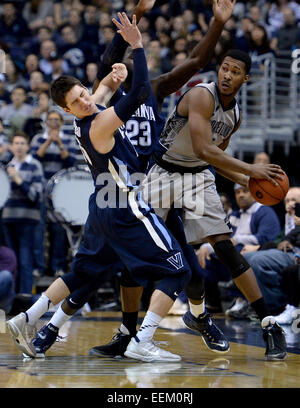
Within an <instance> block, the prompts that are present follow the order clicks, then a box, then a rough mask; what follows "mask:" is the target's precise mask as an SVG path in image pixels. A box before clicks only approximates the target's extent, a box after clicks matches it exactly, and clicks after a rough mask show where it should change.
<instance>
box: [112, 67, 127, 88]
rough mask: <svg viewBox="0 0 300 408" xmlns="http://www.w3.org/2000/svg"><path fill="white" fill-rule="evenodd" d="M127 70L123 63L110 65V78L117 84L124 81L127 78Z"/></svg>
mask: <svg viewBox="0 0 300 408" xmlns="http://www.w3.org/2000/svg"><path fill="white" fill-rule="evenodd" d="M127 75H128V71H127V68H126V65H124V64H120V63H117V64H114V65H113V66H112V80H113V81H114V82H115V83H116V84H117V83H121V82H124V81H125V80H126V78H127Z"/></svg>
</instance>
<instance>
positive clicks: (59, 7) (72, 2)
mask: <svg viewBox="0 0 300 408" xmlns="http://www.w3.org/2000/svg"><path fill="white" fill-rule="evenodd" d="M83 8H84V7H83V5H82V4H81V3H80V1H79V0H62V1H55V3H54V9H53V12H54V20H55V24H56V26H57V27H61V26H63V25H64V24H66V23H68V22H70V20H72V19H73V20H74V21H76V24H78V23H79V21H80V19H79V20H75V17H74V15H75V14H77V17H78V16H79V17H80V12H81V11H82V10H83ZM74 12H75V13H74ZM76 24H75V25H76Z"/></svg>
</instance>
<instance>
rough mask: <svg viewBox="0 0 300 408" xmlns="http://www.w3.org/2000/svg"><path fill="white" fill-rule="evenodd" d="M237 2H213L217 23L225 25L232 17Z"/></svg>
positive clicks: (233, 0)
mask: <svg viewBox="0 0 300 408" xmlns="http://www.w3.org/2000/svg"><path fill="white" fill-rule="evenodd" d="M235 3H236V0H213V12H214V17H215V20H216V21H219V22H220V23H222V24H225V23H226V22H227V20H229V19H230V17H231V16H232V13H233V10H234V6H235Z"/></svg>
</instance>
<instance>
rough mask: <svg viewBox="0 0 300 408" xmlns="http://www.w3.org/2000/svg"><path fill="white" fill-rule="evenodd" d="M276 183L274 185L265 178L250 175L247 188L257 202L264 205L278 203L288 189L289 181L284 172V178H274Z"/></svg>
mask: <svg viewBox="0 0 300 408" xmlns="http://www.w3.org/2000/svg"><path fill="white" fill-rule="evenodd" d="M276 181H277V183H278V185H277V186H275V185H274V184H272V183H271V182H270V181H268V180H266V179H256V178H254V177H250V180H249V190H250V192H251V194H252V197H253V198H254V199H255V200H256V201H257V202H259V203H261V204H264V205H275V204H278V203H280V201H282V200H283V199H284V197H285V196H286V193H287V192H288V190H289V187H290V182H289V179H288V176H287V175H286V173H284V179H283V180H280V179H278V178H277V179H276Z"/></svg>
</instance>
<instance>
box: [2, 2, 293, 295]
mask: <svg viewBox="0 0 300 408" xmlns="http://www.w3.org/2000/svg"><path fill="white" fill-rule="evenodd" d="M135 5H136V1H135V0H127V1H121V0H111V1H105V0H11V1H6V0H4V1H2V2H1V5H0V50H2V53H1V54H0V58H1V59H0V68H1V69H2V72H1V69H0V162H1V163H2V164H3V165H4V166H7V165H8V164H9V163H10V165H11V166H12V164H14V163H15V162H18V165H17V166H15V167H16V174H15V173H14V172H13V171H9V172H8V175H9V177H10V179H11V181H12V183H13V193H14V194H15V195H16V196H15V199H16V198H17V199H19V200H24V202H25V203H26V200H27V204H26V205H28V206H34V205H35V204H34V203H36V202H37V201H38V200H40V201H41V206H40V210H39V216H38V218H36V219H35V221H34V222H33V223H32V222H31V223H29V224H30V226H29V227H28V228H27V229H28V231H29V232H28V234H29V235H27V237H28V236H30V237H31V239H28V238H27V247H26V248H27V253H26V259H27V260H28V259H30V262H29V264H30V265H29V268H31V272H33V270H35V274H36V276H40V275H42V274H43V273H45V271H47V273H49V274H52V275H55V274H56V275H59V274H62V273H64V272H65V271H66V269H67V264H66V261H65V260H66V253H67V252H66V251H67V246H68V245H67V239H66V235H65V232H64V230H63V229H62V228H61V227H60V226H59V225H58V224H56V223H54V222H49V220H48V221H47V215H46V208H45V203H44V201H43V200H44V199H43V198H41V197H40V196H39V194H40V193H41V189H40V186H38V187H37V188H36V184H35V187H34V186H32V185H31V179H30V177H32V179H33V184H34V182H35V183H36V178H35V176H34V175H32V174H31V176H29V175H28V177H27V187H28V188H27V187H26V188H27V190H26V191H25V189H24V188H23V191H22V188H20V186H19V185H18V182H16V180H17V181H18V172H20V171H21V170H20V168H21V167H22V166H23V167H24V169H25V168H26V164H27V168H26V169H25V170H26V171H29V170H30V171H31V170H32V171H38V170H37V169H41V172H42V173H43V176H42V179H41V180H40V181H39V182H41V183H42V184H43V188H44V187H45V184H46V182H47V180H49V178H50V177H51V176H52V175H53V174H54V173H55V172H56V171H58V170H60V169H62V168H68V167H71V166H73V165H75V164H76V163H80V162H81V161H82V156H81V152H80V150H79V148H78V146H76V145H74V143H73V139H72V136H71V134H72V125H71V123H72V119H70V118H67V117H66V115H64V112H63V111H62V110H60V109H57V107H54V106H53V104H52V102H51V99H50V96H49V88H50V83H51V81H52V80H54V79H56V78H57V77H59V76H60V75H62V74H69V75H74V76H76V77H77V78H78V79H80V80H81V81H82V82H83V84H84V85H85V86H87V88H89V89H90V90H91V89H92V87H93V83H94V81H95V79H96V76H97V71H98V66H99V62H100V60H101V55H102V54H103V52H104V50H105V48H106V46H107V44H108V43H109V42H110V41H111V40H112V38H113V36H114V33H115V28H114V26H113V24H112V21H111V20H112V17H115V16H116V13H117V12H118V11H123V10H125V11H127V12H129V13H130V12H131V11H132V9H133V8H134V6H135ZM212 15H213V14H212V8H211V1H209V0H180V1H179V0H170V1H163V0H157V2H156V5H155V6H154V8H153V9H152V11H151V12H149V13H148V14H146V15H145V16H144V17H142V19H141V21H140V23H139V28H140V30H141V32H142V37H143V44H144V46H145V50H146V54H147V62H148V68H149V72H150V77H153V76H156V75H159V74H162V73H165V72H168V71H170V70H171V69H172V68H173V67H175V66H176V65H178V64H180V63H181V62H183V61H184V60H185V59H186V57H187V55H188V53H189V51H190V50H191V49H192V48H193V46H194V45H195V43H197V42H199V41H200V40H201V39H202V38H203V36H204V34H205V33H206V31H207V29H208V26H209V24H210V19H211V18H212ZM299 22H300V5H299V4H298V2H294V1H288V0H278V1H267V0H257V1H252V0H249V1H247V2H245V1H238V2H237V3H236V6H235V10H234V14H233V16H232V17H231V18H230V19H229V21H228V22H227V24H226V25H225V28H224V30H223V32H222V35H221V37H220V39H219V41H218V43H217V46H216V49H215V54H214V57H213V58H212V60H211V62H210V63H209V64H208V65H207V66H206V67H205V68H204V70H203V71H204V72H205V71H211V70H215V69H216V68H217V66H218V63H219V62H220V59H221V58H222V56H223V55H224V54H225V53H226V51H227V50H228V49H230V48H238V49H241V50H243V51H246V52H248V53H249V54H250V55H251V57H252V60H253V61H255V60H256V59H257V57H258V56H261V55H263V54H267V53H273V54H278V53H279V52H281V51H287V52H291V51H292V50H293V49H294V48H297V47H298V46H299V45H300V26H299ZM3 52H4V53H3ZM3 67H4V68H5V69H3ZM54 109H55V110H54ZM16 142H18V143H21V144H23V145H24V146H23V147H24V151H23V156H24V158H22V160H19V159H18V158H16V152H15V151H16V147H15V148H14V147H13V144H15V145H16ZM29 155H30V156H31V157H32V160H33V162H31V159H29V158H28V157H29ZM23 159H24V160H23ZM21 162H22V163H24V164H23V165H22V164H20V163H21ZM37 162H38V163H40V164H41V167H39V165H38V164H36V163H37ZM30 163H31V164H30ZM32 163H33V164H34V166H33V165H32ZM8 167H9V166H8ZM23 167H22V168H23ZM33 167H34V168H33ZM24 169H23V170H24ZM28 169H29V170H28ZM30 171H29V172H30ZM10 173H11V174H10ZM28 174H29V173H28ZM35 188H36V189H35ZM41 196H42V194H41ZM7 212H8V210H7V209H5V208H4V210H3V211H2V213H4V215H5V213H7ZM3 220H4V219H2V221H3ZM9 222H10V221H9ZM9 222H6V226H5V228H4V230H5V235H6V238H7V240H6V241H7V242H6V244H7V245H8V241H9V234H10V233H11V234H12V232H11V231H9V229H10V230H12V228H11V226H9V225H8V224H9ZM2 223H3V222H2ZM4 224H5V222H4ZM33 224H34V225H35V232H34V234H32V231H31V229H30V228H32V225H33ZM46 226H48V235H47V236H49V237H50V253H51V256H49V259H50V264H49V265H48V266H47V265H46V260H45V258H44V253H45V242H44V239H43V237H44V236H45V230H46ZM23 227H24V228H25V226H23ZM14 234H15V235H16V236H18V234H19V235H20V233H18V232H14ZM22 234H23V233H22ZM32 237H33V238H32ZM25 241H26V240H25ZM10 247H12V248H14V246H13V245H10ZM28 248H30V251H31V252H30V251H29V249H28ZM18 251H19V249H18V246H17V244H16V246H15V252H16V254H17V258H18V264H19V268H21V269H22V262H21V261H20V259H19V258H20V254H19V252H18ZM28 251H29V252H30V253H29V252H28ZM26 268H27V269H28V262H27V264H26V265H25V269H26ZM23 274H24V276H25V275H26V276H28V275H29V274H30V272H28V270H26V271H25V272H23ZM20 276H21V275H20ZM20 285H21V283H20V282H19V283H18V285H17V286H16V290H17V291H19V292H20V291H21V292H24V293H31V280H30V279H28V280H27V281H26V282H25V283H24V285H25V286H24V287H23V286H22V285H21V286H20Z"/></svg>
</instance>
